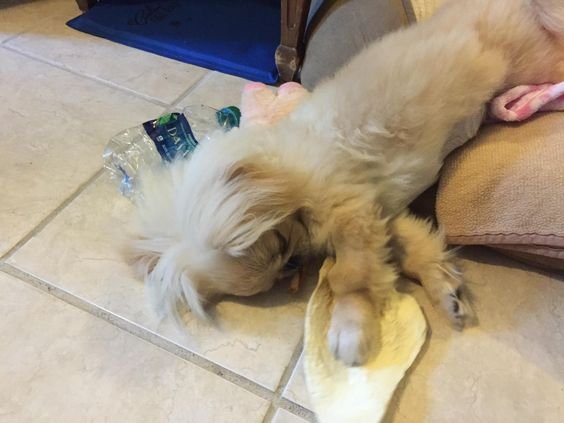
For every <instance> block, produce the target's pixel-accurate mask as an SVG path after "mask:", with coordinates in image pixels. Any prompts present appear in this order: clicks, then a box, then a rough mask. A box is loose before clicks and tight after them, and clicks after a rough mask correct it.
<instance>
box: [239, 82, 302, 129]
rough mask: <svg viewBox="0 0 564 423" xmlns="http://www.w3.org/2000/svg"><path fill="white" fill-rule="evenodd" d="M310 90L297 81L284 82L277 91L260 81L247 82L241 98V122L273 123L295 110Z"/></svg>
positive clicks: (243, 123)
mask: <svg viewBox="0 0 564 423" xmlns="http://www.w3.org/2000/svg"><path fill="white" fill-rule="evenodd" d="M308 96H309V92H308V91H307V90H306V89H305V88H304V87H302V86H301V85H300V84H298V83H297V82H287V83H285V84H282V85H281V86H280V87H279V88H278V91H277V92H274V90H273V89H272V88H270V87H268V86H266V85H264V84H261V83H260V82H252V83H250V84H247V85H246V86H245V88H244V89H243V95H242V98H241V124H240V126H241V127H242V128H243V127H248V126H254V125H272V124H274V123H276V122H278V121H279V120H280V119H282V118H283V117H284V116H286V115H287V114H288V113H290V112H291V111H292V110H294V109H295V108H296V107H297V106H298V104H299V103H300V102H302V101H303V100H304V99H305V98H307V97H308Z"/></svg>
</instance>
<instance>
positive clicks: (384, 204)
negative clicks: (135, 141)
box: [132, 0, 564, 364]
mask: <svg viewBox="0 0 564 423" xmlns="http://www.w3.org/2000/svg"><path fill="white" fill-rule="evenodd" d="M563 37H564V6H563V2H561V1H560V0H451V1H450V2H447V4H445V5H444V6H443V7H442V8H441V9H440V10H439V11H438V13H437V14H436V15H435V16H434V17H433V18H431V19H429V20H428V21H425V22H423V23H420V24H418V25H415V26H412V27H409V28H406V29H402V30H399V31H397V32H394V33H392V34H390V35H388V36H386V37H384V38H383V39H382V40H380V41H378V42H376V43H374V44H372V45H371V46H370V47H368V48H367V49H365V50H364V51H362V52H361V53H360V54H359V55H358V56H357V57H355V58H354V59H353V60H352V61H351V62H350V63H349V64H348V65H346V66H345V67H344V68H343V69H342V70H341V71H339V72H338V73H337V74H336V75H335V76H334V77H333V78H331V79H329V80H327V81H326V82H324V83H322V84H321V85H320V86H319V87H317V89H315V90H314V91H313V93H312V95H311V98H310V99H308V100H307V101H306V102H305V104H303V105H302V106H300V107H299V108H298V109H297V110H296V111H295V112H293V113H292V114H291V115H290V116H289V117H288V118H286V119H285V120H283V121H281V122H280V123H279V124H277V125H276V126H274V127H257V128H248V129H244V130H242V129H241V130H237V129H235V130H232V131H231V132H229V133H227V134H225V135H224V134H217V135H216V136H214V137H212V139H211V140H210V141H208V142H206V143H203V144H202V145H201V146H200V147H199V148H198V149H197V150H196V152H195V153H194V154H193V156H192V157H191V158H190V159H189V160H188V161H181V162H177V163H175V164H174V165H173V166H171V167H169V168H167V169H163V170H160V171H153V172H152V173H150V174H147V175H145V178H144V180H143V196H144V202H143V203H142V205H141V206H140V207H139V214H138V225H137V229H136V232H135V236H134V240H133V241H132V251H133V254H134V256H135V257H136V259H137V260H138V265H140V266H141V268H142V270H143V273H144V274H145V278H146V282H147V286H148V287H149V289H150V292H151V298H152V299H153V301H155V303H156V306H157V307H158V308H159V309H161V310H164V311H166V312H168V313H170V314H172V315H176V309H177V306H178V304H179V303H184V304H186V305H187V306H188V307H189V308H190V309H191V310H192V311H193V312H195V313H196V314H198V315H199V316H201V317H205V315H206V313H205V308H204V305H205V302H206V301H208V300H209V299H210V298H211V297H213V296H215V295H220V294H233V295H252V294H255V293H258V292H261V291H266V290H268V289H269V288H271V287H272V285H273V284H274V283H275V281H276V280H278V279H280V278H281V277H284V276H286V275H288V274H289V273H291V271H292V270H293V269H294V268H295V267H299V261H300V260H303V259H305V258H307V257H308V256H311V255H313V254H326V255H333V256H335V257H336V264H335V266H334V268H333V269H332V271H331V272H330V274H329V275H328V278H329V283H330V286H331V289H332V290H333V293H334V295H335V308H334V311H333V318H332V321H331V325H330V330H329V338H328V341H329V345H330V347H331V348H332V350H333V351H334V353H335V354H336V356H337V357H338V358H340V359H341V360H343V361H344V362H345V363H347V364H357V363H362V362H363V361H364V360H365V359H366V354H367V351H368V350H369V349H370V347H371V345H370V342H372V339H369V338H368V337H367V336H365V335H364V334H365V333H367V331H366V330H365V327H364V325H365V324H366V323H365V322H367V321H368V319H367V316H368V315H369V313H372V312H373V310H374V309H375V308H377V305H378V301H379V299H381V298H383V297H385V294H386V292H389V290H390V289H391V288H392V287H393V284H394V282H395V280H396V270H395V266H394V265H393V264H392V263H391V262H392V261H394V260H395V262H396V263H398V264H399V266H400V268H401V269H402V270H403V271H404V272H405V273H408V274H410V275H412V276H414V277H416V278H417V279H419V280H420V281H421V282H422V284H423V286H424V287H425V288H426V290H427V292H428V294H429V296H430V297H431V299H432V300H433V301H434V302H435V303H436V304H437V305H439V306H440V307H442V308H443V309H444V310H445V312H446V313H447V315H448V317H449V318H450V319H451V321H452V322H453V323H454V324H455V325H456V326H459V327H462V326H463V325H464V321H465V319H467V317H468V314H469V309H468V306H467V305H466V304H465V302H464V301H462V300H461V299H460V291H459V287H460V284H461V282H460V281H461V277H460V274H459V272H458V271H457V270H456V268H455V266H454V265H453V264H452V259H451V256H450V255H449V254H448V253H447V252H446V251H445V246H444V242H443V238H442V236H441V235H440V233H436V232H434V231H433V230H432V228H431V227H430V225H429V224H428V223H426V222H424V221H420V220H418V219H416V218H414V217H413V216H410V215H409V214H407V213H406V212H405V210H406V206H407V205H408V204H409V203H410V202H411V201H412V200H413V199H414V198H415V197H416V196H417V195H418V194H419V193H421V192H422V191H423V190H424V189H425V188H427V187H428V186H430V185H431V184H432V183H433V182H434V181H435V179H436V177H437V174H438V172H439V170H440V168H441V165H442V161H443V158H444V154H445V152H444V148H445V142H446V141H447V139H448V138H449V134H451V133H452V131H453V129H454V128H455V127H456V126H457V125H460V124H461V123H463V122H464V121H466V120H467V119H474V120H475V118H476V116H480V115H481V114H482V113H483V111H484V109H485V104H486V102H487V101H488V100H490V99H491V98H492V97H493V96H494V95H495V94H496V93H497V92H499V91H501V90H503V89H506V88H508V87H511V86H514V85H517V84H523V83H543V82H556V81H561V80H563V79H564V78H563V77H564V72H563V69H564V68H563V67H562V59H563V58H564V49H563V43H562V39H563ZM155 172H156V174H155ZM390 253H393V257H392V258H393V259H394V260H390ZM375 306H376V307H375Z"/></svg>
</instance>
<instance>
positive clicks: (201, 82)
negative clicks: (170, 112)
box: [170, 71, 215, 109]
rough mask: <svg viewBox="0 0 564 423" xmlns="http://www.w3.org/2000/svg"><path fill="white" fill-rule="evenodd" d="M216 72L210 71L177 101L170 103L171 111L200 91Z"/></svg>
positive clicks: (177, 98)
mask: <svg viewBox="0 0 564 423" xmlns="http://www.w3.org/2000/svg"><path fill="white" fill-rule="evenodd" d="M214 73H215V71H208V72H206V73H205V74H203V75H202V76H201V77H200V78H199V79H198V80H197V81H196V82H194V83H193V84H192V85H190V86H189V87H188V88H187V89H185V90H184V91H183V92H182V93H181V94H180V95H179V96H178V97H176V99H175V100H174V101H173V102H171V103H170V109H174V108H175V107H176V106H178V104H179V103H180V102H181V101H182V100H183V99H184V98H185V97H186V96H187V95H189V94H190V93H192V92H193V91H195V90H196V89H198V88H199V87H200V86H201V85H203V84H204V83H205V82H206V81H207V80H208V79H210V78H211V75H213V74H214Z"/></svg>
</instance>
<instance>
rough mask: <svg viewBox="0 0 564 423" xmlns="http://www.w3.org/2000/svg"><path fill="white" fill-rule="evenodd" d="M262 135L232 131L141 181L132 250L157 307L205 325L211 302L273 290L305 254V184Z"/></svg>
mask: <svg viewBox="0 0 564 423" xmlns="http://www.w3.org/2000/svg"><path fill="white" fill-rule="evenodd" d="M243 132H244V133H243ZM256 135H258V134H255V131H252V130H251V131H242V130H234V131H232V133H230V134H228V135H221V136H218V137H216V138H215V139H213V140H210V141H208V142H207V143H205V144H203V145H201V146H200V147H198V149H197V151H196V152H195V153H194V154H193V156H192V157H191V158H190V159H189V160H183V161H178V162H176V163H174V164H172V165H171V166H170V167H168V168H165V169H160V170H158V171H154V170H153V171H151V172H147V174H145V175H144V176H143V178H142V195H143V199H142V201H141V202H140V204H139V206H138V214H137V224H136V229H135V232H134V237H133V240H132V242H131V248H130V252H131V253H132V257H133V258H134V260H135V262H136V264H137V266H136V267H137V268H138V269H141V270H142V273H143V274H144V277H145V280H146V283H147V287H148V288H149V294H150V298H151V300H152V301H153V302H154V303H155V304H154V305H155V306H156V308H157V309H159V310H161V311H164V312H166V313H167V314H171V315H173V316H178V314H177V306H178V305H179V304H182V303H184V304H186V305H187V306H188V307H189V308H190V309H191V310H192V311H193V312H195V314H197V315H198V316H200V317H205V316H206V313H205V307H204V305H205V303H206V302H207V301H209V300H210V299H211V298H213V297H215V296H218V295H223V294H230V295H237V296H249V295H253V294H257V293H259V292H263V291H267V290H268V289H270V288H271V287H272V286H273V284H274V283H275V282H276V281H277V280H280V279H283V278H286V277H289V276H291V275H292V273H293V272H295V271H297V269H298V267H299V265H300V259H301V257H303V256H304V255H307V254H308V252H309V241H308V232H307V228H306V227H305V225H304V223H303V220H302V213H303V210H304V208H305V205H306V196H305V195H306V194H305V191H306V188H305V185H306V183H307V182H306V181H305V179H304V178H302V177H300V175H299V173H297V172H294V171H292V169H287V168H283V167H280V166H279V163H277V161H276V160H275V159H274V158H272V157H269V156H268V155H267V154H265V152H264V150H263V149H262V148H260V143H261V141H262V140H261V139H257V136H256Z"/></svg>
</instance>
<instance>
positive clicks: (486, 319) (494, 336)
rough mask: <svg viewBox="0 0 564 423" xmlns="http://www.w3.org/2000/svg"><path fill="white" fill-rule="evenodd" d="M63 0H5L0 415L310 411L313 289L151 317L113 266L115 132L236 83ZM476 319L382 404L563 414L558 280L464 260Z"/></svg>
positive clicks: (210, 99) (435, 337)
mask: <svg viewBox="0 0 564 423" xmlns="http://www.w3.org/2000/svg"><path fill="white" fill-rule="evenodd" d="M77 13H78V12H77V9H76V6H75V3H74V1H73V0H36V1H31V0H28V1H25V0H24V1H16V0H0V98H1V99H2V102H1V104H0V119H1V120H2V122H3V124H2V125H1V126H0V147H1V151H2V154H0V169H1V171H0V198H1V199H2V200H1V201H0V310H1V311H2V314H3V319H2V320H1V321H0V422H53V421H57V422H71V421H77V420H86V421H109V422H151V423H153V422H165V421H166V422H198V423H199V422H223V421H225V422H245V423H254V422H277V423H297V422H304V421H313V414H312V412H311V411H310V403H309V401H308V398H307V392H306V389H305V384H304V380H303V374H302V370H301V361H300V352H301V337H302V325H303V315H304V309H305V304H306V301H307V297H308V293H309V292H308V289H304V290H303V292H302V293H301V294H300V295H297V296H290V295H288V294H287V293H286V292H285V291H284V290H280V291H278V292H273V293H270V294H269V295H264V296H260V297H257V298H253V299H247V300H241V301H233V300H231V301H226V302H223V303H221V304H219V305H218V307H217V315H218V318H219V322H220V323H219V325H218V326H216V327H210V326H208V325H205V324H202V323H200V322H198V321H196V320H189V321H188V327H187V331H186V332H185V333H180V332H178V331H177V330H175V329H174V328H173V327H171V325H170V324H168V323H167V322H159V321H158V320H157V319H156V317H155V316H154V315H153V314H152V313H151V311H150V309H149V308H148V306H147V304H146V302H145V299H144V295H143V287H142V285H141V283H140V282H139V281H137V280H136V279H135V278H134V277H133V275H132V274H131V272H130V270H129V268H128V267H127V266H126V265H125V264H124V263H123V260H122V258H121V256H120V254H119V235H118V236H116V234H119V233H120V231H121V229H122V228H123V227H124V225H126V224H127V220H128V214H129V211H130V204H129V202H128V201H127V200H125V199H123V198H121V197H120V196H119V194H118V193H117V191H116V189H115V187H114V186H113V185H112V183H111V182H110V181H109V180H108V179H107V177H106V175H105V174H104V173H103V172H102V171H101V168H102V167H101V166H102V163H101V151H102V149H103V147H104V145H105V143H106V142H107V140H108V139H109V137H110V136H111V135H113V134H114V133H116V132H117V131H119V130H120V129H123V128H126V127H128V126H132V125H134V124H137V123H139V122H142V121H144V120H147V119H149V118H151V117H154V116H157V115H158V114H159V113H161V112H162V111H163V110H165V109H167V108H170V107H176V106H183V105H187V104H192V103H205V104H208V105H210V106H216V107H218V106H223V105H228V104H236V103H237V102H238V99H239V96H240V90H241V87H242V85H243V84H244V82H245V81H243V80H241V79H240V78H235V77H232V76H227V75H222V74H219V73H216V72H209V71H207V70H205V69H201V68H197V67H194V66H190V65H186V64H182V63H178V62H175V61H172V60H168V59H164V58H161V57H158V56H154V55H151V54H148V53H144V52H140V51H137V50H134V49H130V48H127V47H124V46H120V45H118V44H113V43H110V42H108V41H105V40H101V39H98V38H95V37H90V36H87V35H84V34H81V33H78V32H76V31H73V30H70V29H68V28H67V27H66V26H65V25H64V23H65V21H66V20H68V19H69V18H71V17H74V16H75V15H76V14H77ZM464 257H465V258H464V263H465V266H466V268H467V274H468V278H469V280H470V281H471V286H472V290H473V292H474V294H475V296H476V299H477V302H476V309H477V312H478V315H479V316H480V326H479V327H477V328H473V329H470V330H468V331H465V332H464V333H454V332H452V331H451V330H450V329H449V328H448V327H447V326H446V325H445V324H444V322H443V321H442V320H441V319H440V317H438V316H437V315H436V314H435V312H434V311H433V310H432V308H431V307H430V306H429V304H428V302H427V300H426V298H425V297H424V296H423V295H422V292H421V291H420V290H419V289H418V288H417V287H414V286H411V287H409V289H411V290H412V291H413V294H414V295H415V296H416V297H417V298H418V299H419V300H420V302H421V304H422V306H423V308H424V310H425V312H426V315H427V317H428V319H429V322H430V326H431V328H432V335H431V336H430V339H429V341H428V343H427V344H426V347H425V349H424V351H423V352H422V354H421V356H420V358H419V359H418V361H417V363H416V365H415V366H414V367H413V368H412V370H411V372H410V374H409V376H408V378H407V379H406V380H405V382H404V383H403V384H402V385H401V386H400V388H399V390H398V394H397V395H396V397H395V398H394V401H393V403H392V405H391V407H390V413H389V416H388V420H389V421H390V422H394V423H407V422H413V423H415V422H417V423H420V422H452V421H462V422H470V423H473V422H500V423H501V422H514V423H528V422H541V421H542V422H544V423H553V422H554V423H556V422H561V421H564V353H563V351H564V329H563V328H564V278H563V277H562V276H558V275H553V274H548V273H543V272H537V271H534V270H532V269H529V268H527V267H525V266H522V265H519V264H515V263H513V262H511V261H510V260H507V259H504V258H502V257H498V256H496V255H494V254H493V253H489V252H485V251H481V250H470V251H469V252H467V253H465V255H464Z"/></svg>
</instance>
